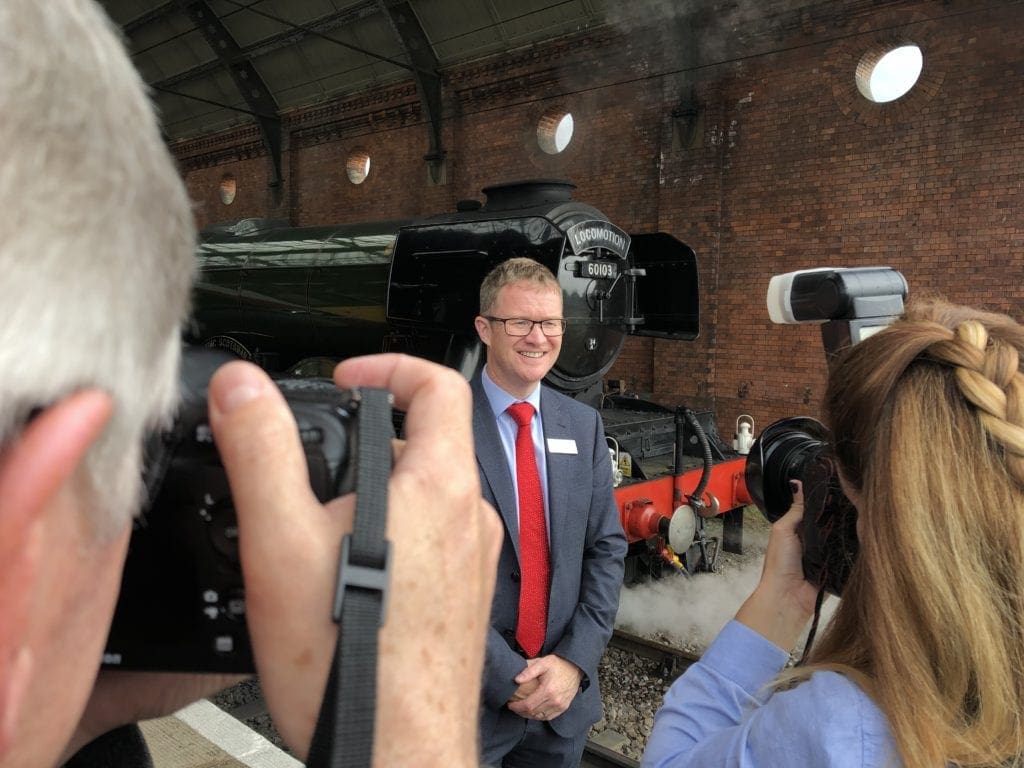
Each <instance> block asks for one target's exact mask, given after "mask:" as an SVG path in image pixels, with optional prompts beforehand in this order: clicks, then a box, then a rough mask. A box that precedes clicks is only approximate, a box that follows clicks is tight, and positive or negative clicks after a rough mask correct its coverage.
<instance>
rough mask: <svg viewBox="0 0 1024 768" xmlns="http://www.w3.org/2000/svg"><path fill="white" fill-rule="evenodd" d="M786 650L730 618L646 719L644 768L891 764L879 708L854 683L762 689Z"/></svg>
mask: <svg viewBox="0 0 1024 768" xmlns="http://www.w3.org/2000/svg"><path fill="white" fill-rule="evenodd" d="M787 659H788V654H786V652H785V651H783V650H782V649H781V648H779V647H778V646H776V645H774V644H773V643H771V642H769V641H768V640H766V639H765V638H763V637H762V636H761V635H759V634H757V633H756V632H754V631H753V630H752V629H750V628H749V627H747V626H745V625H743V624H741V623H739V622H738V621H731V622H729V623H728V624H727V625H726V626H725V628H723V629H722V631H721V633H720V634H719V635H718V637H717V638H715V641H714V642H713V643H712V644H711V645H710V647H709V648H708V649H707V650H706V651H705V652H704V655H703V656H702V657H701V659H700V661H699V662H697V663H696V664H694V665H693V666H691V667H690V668H689V669H688V670H687V671H686V672H685V674H683V675H682V676H681V677H680V678H679V679H678V680H676V681H675V682H674V683H673V684H672V687H671V688H670V689H669V690H668V693H666V694H665V703H664V704H663V706H662V707H661V709H660V710H658V713H657V714H656V715H655V718H654V728H653V729H652V731H651V738H650V740H649V741H648V742H647V749H646V751H645V752H644V756H643V762H642V765H643V767H644V768H668V766H707V767H708V768H712V767H713V768H727V767H729V766H732V767H734V768H773V767H775V766H778V768H783V767H784V768H797V767H800V768H804V767H806V768H826V767H828V768H862V767H864V766H879V767H880V768H881V767H882V766H885V767H886V768H895V767H896V766H899V765H900V762H899V760H898V759H897V757H896V754H897V753H896V746H895V742H894V740H893V738H892V734H891V732H890V731H889V726H888V723H887V721H886V719H885V716H884V715H883V714H882V712H881V710H880V709H878V707H877V706H876V705H875V703H874V702H873V701H872V700H871V699H870V698H869V697H868V695H867V694H866V693H864V691H862V690H861V689H860V688H859V687H858V686H857V685H856V684H855V683H854V682H853V681H851V680H850V679H849V678H847V677H845V676H844V675H840V674H837V673H835V672H815V673H814V674H813V675H812V676H811V678H810V679H809V680H806V681H804V682H803V683H801V684H799V685H797V686H796V687H795V688H792V689H790V690H786V691H779V692H773V691H772V689H771V688H769V687H768V683H770V682H771V681H772V680H773V679H774V678H775V676H776V675H777V674H778V673H779V671H780V670H781V669H782V668H783V667H784V666H785V664H786V660H787Z"/></svg>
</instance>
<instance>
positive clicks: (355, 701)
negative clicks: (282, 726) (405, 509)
mask: <svg viewBox="0 0 1024 768" xmlns="http://www.w3.org/2000/svg"><path fill="white" fill-rule="evenodd" d="M351 406H352V409H353V410H355V411H356V418H357V423H358V429H357V437H356V439H357V445H356V446H354V450H353V451H351V452H350V453H351V460H352V461H355V462H356V468H355V478H356V482H355V492H356V511H355V520H354V522H353V526H352V533H349V534H346V535H345V537H344V538H343V539H342V541H341V555H340V557H339V559H338V582H337V587H336V591H335V595H334V609H333V618H334V621H335V623H337V624H338V625H339V626H338V644H337V646H336V647H335V649H334V660H333V661H332V662H331V671H330V676H329V677H328V680H327V690H326V691H325V692H324V699H323V702H322V703H321V705H320V715H319V717H318V718H317V724H316V731H315V732H314V734H313V742H312V744H311V745H310V749H309V758H308V761H307V763H306V764H307V765H308V766H309V768H368V766H369V765H370V762H371V759H372V756H373V740H374V717H375V713H376V710H377V646H378V634H379V630H380V627H381V624H383V622H384V614H385V611H386V610H387V596H388V586H389V582H390V579H391V542H389V541H387V540H386V539H385V538H384V534H385V528H386V523H387V510H388V505H387V501H388V500H387V489H388V478H389V477H390V475H391V437H392V435H393V430H392V426H391V395H390V394H389V393H388V392H387V391H386V390H383V389H359V390H353V391H352V403H351Z"/></svg>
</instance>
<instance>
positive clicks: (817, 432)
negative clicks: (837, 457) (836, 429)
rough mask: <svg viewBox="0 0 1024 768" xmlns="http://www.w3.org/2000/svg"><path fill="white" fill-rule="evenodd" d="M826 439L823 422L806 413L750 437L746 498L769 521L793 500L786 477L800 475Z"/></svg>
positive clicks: (784, 509) (795, 477)
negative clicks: (751, 443)
mask: <svg viewBox="0 0 1024 768" xmlns="http://www.w3.org/2000/svg"><path fill="white" fill-rule="evenodd" d="M827 441H828V430H827V429H826V428H825V426H824V425H823V424H822V423H821V422H819V421H816V420H815V419H811V418H808V417H806V416H798V417H795V418H790V419H782V420H781V421H776V422H775V423H774V424H772V425H771V426H769V427H768V428H767V429H765V430H764V431H763V432H762V433H761V434H760V435H759V436H758V438H757V440H755V441H754V444H753V445H752V446H751V448H750V455H749V456H748V457H747V465H746V469H745V470H744V475H745V478H746V482H747V490H748V491H749V492H750V498H751V499H753V500H754V504H756V505H757V508H758V509H760V510H761V512H763V513H764V516H765V517H767V518H768V520H769V521H770V522H773V523H774V522H775V521H776V520H778V519H779V518H780V517H782V516H783V515H784V514H786V510H788V509H789V507H790V505H791V504H792V503H793V492H792V491H791V490H790V488H789V481H790V480H800V479H802V478H803V474H804V467H805V466H806V465H807V463H808V462H809V461H811V460H814V459H817V458H818V457H819V456H821V454H822V453H823V452H824V450H825V449H826V447H827V445H828V442H827Z"/></svg>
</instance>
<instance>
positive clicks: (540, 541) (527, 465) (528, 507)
mask: <svg viewBox="0 0 1024 768" xmlns="http://www.w3.org/2000/svg"><path fill="white" fill-rule="evenodd" d="M508 412H509V414H510V415H511V416H512V418H513V419H515V422H516V424H518V425H519V432H518V433H517V434H516V486H517V487H518V489H519V570H520V571H521V581H520V584H519V626H518V627H516V641H517V642H518V643H519V645H520V647H521V648H522V649H523V650H524V651H526V655H527V656H528V657H529V658H533V657H534V656H536V655H537V654H538V653H540V649H541V647H542V646H543V645H544V635H545V633H546V630H547V624H548V587H549V584H548V577H549V575H550V571H551V565H550V563H549V561H548V532H547V523H546V522H545V521H544V492H543V489H542V488H541V485H540V475H538V474H537V458H536V455H535V454H534V452H533V436H532V435H531V433H530V422H531V421H532V420H533V406H532V405H530V404H529V403H513V404H512V405H510V406H509V407H508Z"/></svg>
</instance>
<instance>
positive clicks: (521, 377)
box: [475, 282, 562, 398]
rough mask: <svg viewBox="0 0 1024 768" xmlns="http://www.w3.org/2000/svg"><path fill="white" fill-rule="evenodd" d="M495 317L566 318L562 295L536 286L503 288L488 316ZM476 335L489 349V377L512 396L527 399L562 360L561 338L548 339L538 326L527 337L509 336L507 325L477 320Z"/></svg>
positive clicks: (520, 285) (554, 290)
mask: <svg viewBox="0 0 1024 768" xmlns="http://www.w3.org/2000/svg"><path fill="white" fill-rule="evenodd" d="M485 314H487V315H490V316H492V317H523V318H526V319H528V320H550V319H558V318H561V317H562V292H561V291H560V290H559V289H558V288H556V287H549V286H545V285H542V284H539V283H535V282H517V283H510V284H509V285H506V286H504V287H502V288H501V289H500V290H499V291H498V294H497V296H496V298H495V300H494V302H493V303H492V304H491V306H490V307H489V308H488V309H487V311H486V313H485ZM475 324H476V331H477V333H478V334H479V335H480V340H481V341H483V343H484V344H485V345H487V373H488V374H489V375H490V377H491V379H492V380H493V381H494V383H495V384H497V385H498V386H499V387H501V388H502V389H504V390H505V391H506V392H508V393H509V394H510V395H513V396H514V397H517V398H524V397H526V396H527V395H529V394H530V392H532V391H533V389H534V387H536V386H537V384H538V383H539V382H540V381H541V379H543V378H544V377H545V376H546V375H547V373H548V371H550V370H551V367H552V366H553V365H554V364H555V361H556V360H558V353H559V352H560V351H561V349H562V337H561V336H545V335H544V333H543V332H542V331H541V329H540V326H539V325H534V326H533V328H532V329H531V331H530V333H529V335H527V336H509V335H508V334H507V333H506V332H505V328H504V324H503V323H499V322H495V321H492V320H487V319H486V318H485V317H481V316H477V318H476V321H475Z"/></svg>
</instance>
